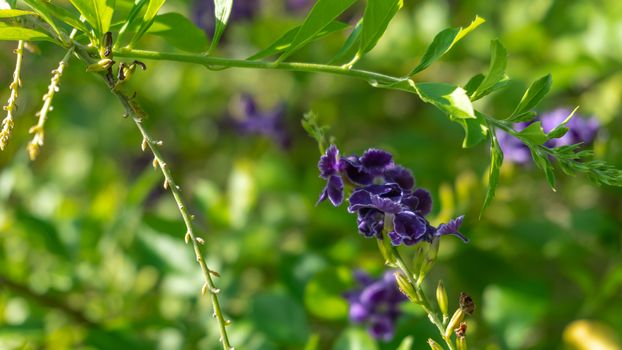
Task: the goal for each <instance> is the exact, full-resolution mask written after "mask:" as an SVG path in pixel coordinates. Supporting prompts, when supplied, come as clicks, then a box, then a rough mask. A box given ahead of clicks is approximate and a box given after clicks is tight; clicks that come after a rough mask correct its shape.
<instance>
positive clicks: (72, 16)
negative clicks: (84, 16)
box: [39, 1, 89, 33]
mask: <svg viewBox="0 0 622 350" xmlns="http://www.w3.org/2000/svg"><path fill="white" fill-rule="evenodd" d="M39 6H42V7H45V9H46V10H47V11H48V12H49V13H50V14H51V15H52V16H53V17H55V18H58V19H59V20H61V21H63V22H65V23H66V24H68V25H69V26H71V27H73V28H76V29H78V30H79V31H81V32H83V33H88V31H89V30H88V28H87V26H86V25H85V24H84V23H82V22H81V21H80V15H79V14H78V13H72V12H71V11H69V10H67V9H65V8H64V7H61V6H56V5H54V4H52V3H51V2H49V3H48V2H45V1H41V2H40V5H39Z"/></svg>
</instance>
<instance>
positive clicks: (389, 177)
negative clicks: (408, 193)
mask: <svg viewBox="0 0 622 350" xmlns="http://www.w3.org/2000/svg"><path fill="white" fill-rule="evenodd" d="M384 179H385V181H387V182H395V183H397V184H398V185H399V186H400V187H401V188H402V189H403V190H411V189H412V188H413V187H414V186H415V178H414V177H413V174H412V173H411V172H410V170H408V169H406V168H404V167H402V166H399V165H395V166H392V167H390V168H388V169H386V170H385V171H384Z"/></svg>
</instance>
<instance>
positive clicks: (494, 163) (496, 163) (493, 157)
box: [480, 129, 503, 216]
mask: <svg viewBox="0 0 622 350" xmlns="http://www.w3.org/2000/svg"><path fill="white" fill-rule="evenodd" d="M489 135H490V167H489V169H488V190H487V191H486V197H485V198H484V204H483V205H482V210H481V212H480V216H481V214H482V213H483V211H484V209H486V208H487V207H488V206H489V205H490V203H491V202H492V199H493V198H494V197H495V190H496V189H497V183H498V182H499V170H500V169H501V165H503V151H502V150H501V146H499V141H498V140H497V135H496V134H495V132H494V129H493V130H491V131H490V133H489Z"/></svg>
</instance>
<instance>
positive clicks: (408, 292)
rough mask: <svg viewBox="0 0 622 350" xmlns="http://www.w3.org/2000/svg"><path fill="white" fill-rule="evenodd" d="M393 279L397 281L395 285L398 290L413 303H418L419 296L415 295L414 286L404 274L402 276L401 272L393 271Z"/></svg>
mask: <svg viewBox="0 0 622 350" xmlns="http://www.w3.org/2000/svg"><path fill="white" fill-rule="evenodd" d="M395 281H396V282H397V287H398V288H399V289H400V291H401V292H402V293H403V294H404V295H405V296H407V297H408V299H410V301H412V302H413V303H415V304H419V303H420V302H419V297H418V296H417V292H416V291H415V288H414V287H413V286H412V284H411V283H410V282H408V279H406V276H404V275H403V274H402V273H401V272H396V273H395Z"/></svg>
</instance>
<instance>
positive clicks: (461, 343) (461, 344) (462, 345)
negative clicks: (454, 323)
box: [456, 337, 467, 350]
mask: <svg viewBox="0 0 622 350" xmlns="http://www.w3.org/2000/svg"><path fill="white" fill-rule="evenodd" d="M456 345H457V348H458V350H467V343H466V337H458V339H457V340H456Z"/></svg>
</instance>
